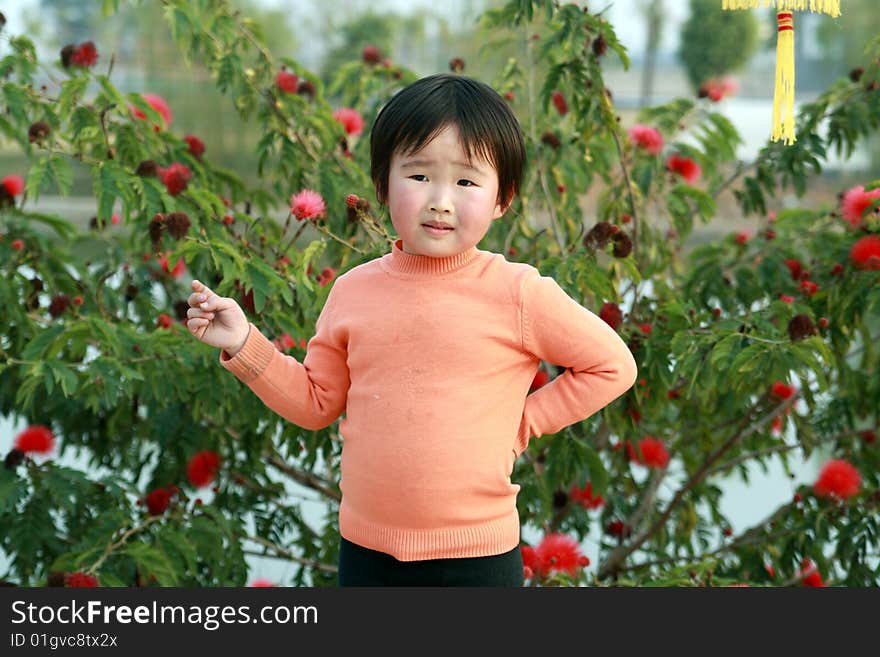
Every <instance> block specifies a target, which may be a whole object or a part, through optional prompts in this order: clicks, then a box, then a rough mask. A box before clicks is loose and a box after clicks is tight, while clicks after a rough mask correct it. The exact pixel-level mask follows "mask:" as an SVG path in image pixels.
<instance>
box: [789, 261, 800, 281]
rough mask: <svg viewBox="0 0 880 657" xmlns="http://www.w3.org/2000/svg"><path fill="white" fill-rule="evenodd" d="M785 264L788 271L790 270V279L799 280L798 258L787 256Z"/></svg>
mask: <svg viewBox="0 0 880 657" xmlns="http://www.w3.org/2000/svg"><path fill="white" fill-rule="evenodd" d="M785 266H786V267H788V271H790V272H791V280H793V281H797V280H800V277H801V270H802V265H801V261H800V260H795V259H794V258H788V259H786V261H785Z"/></svg>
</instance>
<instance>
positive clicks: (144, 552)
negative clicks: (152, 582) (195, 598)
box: [123, 542, 177, 586]
mask: <svg viewBox="0 0 880 657" xmlns="http://www.w3.org/2000/svg"><path fill="white" fill-rule="evenodd" d="M123 552H124V554H126V555H127V556H129V557H131V558H132V559H134V561H135V563H136V564H137V566H138V570H140V571H141V572H142V573H143V574H144V575H145V576H147V577H149V576H150V575H155V577H156V581H157V582H158V583H159V585H160V586H175V585H176V584H177V573H175V572H174V567H173V566H172V564H171V561H170V560H169V558H168V555H167V554H165V553H164V552H163V551H162V550H160V549H159V548H157V547H154V546H151V545H147V544H146V543H140V542H138V543H129V544H128V545H126V546H125V549H124V550H123Z"/></svg>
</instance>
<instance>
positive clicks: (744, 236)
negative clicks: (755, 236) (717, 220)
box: [736, 231, 749, 244]
mask: <svg viewBox="0 0 880 657" xmlns="http://www.w3.org/2000/svg"><path fill="white" fill-rule="evenodd" d="M748 241H749V234H748V233H747V232H746V231H741V232H739V233H737V234H736V243H737V244H745V243H746V242H748Z"/></svg>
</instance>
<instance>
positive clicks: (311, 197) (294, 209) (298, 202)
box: [290, 189, 327, 221]
mask: <svg viewBox="0 0 880 657" xmlns="http://www.w3.org/2000/svg"><path fill="white" fill-rule="evenodd" d="M326 210H327V205H326V204H325V203H324V198H323V197H322V196H321V195H320V194H319V193H318V192H315V191H312V190H311V189H304V190H302V191H301V192H300V193H298V194H294V195H293V196H291V197H290V212H291V213H292V214H293V216H294V217H296V218H297V219H298V220H299V221H302V220H303V219H314V218H315V217H320V216H321V215H323V214H324V212H325V211H326Z"/></svg>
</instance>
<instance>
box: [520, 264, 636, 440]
mask: <svg viewBox="0 0 880 657" xmlns="http://www.w3.org/2000/svg"><path fill="white" fill-rule="evenodd" d="M521 303H522V314H521V318H522V341H523V348H524V349H525V350H526V351H527V352H529V353H532V354H534V355H535V356H536V357H537V358H539V359H541V360H545V361H547V362H549V363H552V364H554V365H559V366H562V367H566V368H567V369H566V370H565V372H563V373H562V374H560V375H559V376H557V377H556V378H555V379H553V381H551V382H550V383H548V384H546V385H544V386H542V387H540V388H538V389H537V390H536V391H535V392H533V393H532V394H530V395H529V396H528V397H527V398H526V403H525V408H524V410H523V418H522V422H521V424H520V431H519V436H518V439H517V446H516V449H515V451H516V454H517V456H518V455H519V454H521V453H522V452H523V451H525V449H526V447H528V444H529V440H531V438H532V437H538V436H542V435H544V434H553V433H556V432H558V431H560V430H562V429H563V428H565V427H567V426H568V425H570V424H574V423H575V422H580V421H582V420H585V419H587V418H588V417H590V416H591V415H593V414H594V413H596V412H597V411H599V410H600V409H602V408H603V407H605V406H607V405H608V404H610V403H611V402H612V401H614V400H615V399H617V397H619V396H620V395H622V394H623V393H624V392H626V391H627V390H628V389H629V388H630V387H631V386H632V385H633V383H635V381H636V377H637V376H638V369H637V366H636V362H635V359H634V358H633V355H632V353H631V352H630V350H629V347H628V346H627V345H626V343H625V342H624V341H623V340H622V339H621V338H620V336H619V335H617V333H616V332H615V331H614V329H612V328H611V327H610V326H608V324H607V323H605V321H604V320H602V319H601V318H599V317H598V316H597V315H595V314H594V313H592V312H590V311H589V310H587V309H586V308H584V307H583V306H581V305H580V304H579V303H577V302H576V301H575V300H574V299H572V298H571V297H570V296H568V295H567V294H566V293H565V291H564V290H563V289H562V288H561V287H560V286H559V284H558V283H557V282H556V281H555V280H554V279H553V278H550V277H547V276H541V275H540V273H539V272H537V270H535V272H534V273H533V274H532V275H529V276H526V277H525V279H524V281H523V284H522V296H521Z"/></svg>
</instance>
